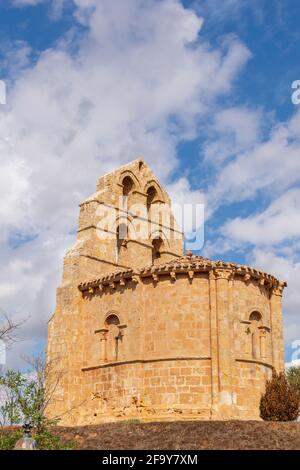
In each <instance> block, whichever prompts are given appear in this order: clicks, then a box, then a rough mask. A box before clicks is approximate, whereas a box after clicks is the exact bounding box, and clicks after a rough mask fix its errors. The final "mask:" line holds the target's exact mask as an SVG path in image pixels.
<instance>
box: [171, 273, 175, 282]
mask: <svg viewBox="0 0 300 470" xmlns="http://www.w3.org/2000/svg"><path fill="white" fill-rule="evenodd" d="M170 277H171V281H173V282H175V281H176V272H175V271H171V272H170Z"/></svg>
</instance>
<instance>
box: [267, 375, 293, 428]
mask: <svg viewBox="0 0 300 470" xmlns="http://www.w3.org/2000/svg"><path fill="white" fill-rule="evenodd" d="M299 407H300V398H299V395H298V394H297V392H296V390H295V389H294V388H293V387H292V386H291V385H290V383H289V381H288V380H287V377H286V375H285V373H284V372H280V373H279V374H277V373H276V371H273V375H272V379H271V380H268V381H267V383H266V391H265V393H264V395H262V397H261V400H260V416H261V418H262V419H264V420H265V421H294V420H296V419H297V418H298V415H299Z"/></svg>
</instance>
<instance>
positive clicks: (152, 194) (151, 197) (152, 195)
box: [147, 186, 157, 211]
mask: <svg viewBox="0 0 300 470" xmlns="http://www.w3.org/2000/svg"><path fill="white" fill-rule="evenodd" d="M156 198H157V191H156V189H155V187H154V186H150V188H148V189H147V209H148V211H149V210H150V208H151V204H152V203H153V202H154V201H155V199H156Z"/></svg>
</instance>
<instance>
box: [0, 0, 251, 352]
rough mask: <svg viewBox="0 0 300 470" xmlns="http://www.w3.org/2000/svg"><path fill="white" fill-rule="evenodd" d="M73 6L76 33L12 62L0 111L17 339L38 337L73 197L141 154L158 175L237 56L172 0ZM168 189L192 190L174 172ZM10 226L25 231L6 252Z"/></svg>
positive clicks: (244, 53)
mask: <svg viewBox="0 0 300 470" xmlns="http://www.w3.org/2000/svg"><path fill="white" fill-rule="evenodd" d="M75 4H76V5H77V10H76V18H77V19H78V18H80V20H81V21H85V24H86V27H87V28H86V31H85V32H81V33H80V34H79V33H78V34H77V35H75V36H74V30H73V32H70V33H68V34H66V35H65V36H64V37H63V38H61V41H60V42H59V43H58V45H57V46H56V47H55V48H52V49H49V50H47V51H44V52H43V53H42V54H41V55H40V57H39V58H38V60H37V61H36V63H35V64H32V65H31V66H28V67H27V68H25V69H24V67H22V69H21V70H20V71H19V74H18V76H17V77H16V79H15V82H14V86H13V88H12V90H11V92H10V93H9V95H8V99H7V102H8V104H7V106H6V107H5V109H3V110H1V121H0V122H1V125H0V146H1V152H0V155H1V157H0V159H1V176H0V201H1V202H0V217H1V237H0V255H1V263H2V265H5V266H6V269H5V270H3V271H2V274H1V276H0V291H1V286H2V294H3V297H2V301H1V310H2V311H6V312H7V313H11V312H13V313H15V314H16V315H17V316H20V317H24V316H27V315H30V320H29V321H28V322H27V325H26V326H25V328H24V332H25V339H26V341H27V342H24V343H23V345H24V348H25V346H26V345H28V344H29V343H30V344H33V342H35V341H38V340H39V339H40V338H44V337H45V334H46V320H47V318H49V316H50V314H51V312H52V310H53V308H54V301H55V287H56V286H57V284H58V282H59V276H60V270H61V267H62V257H63V253H64V251H65V250H66V248H67V246H68V245H71V244H72V242H73V240H74V236H73V235H70V234H71V233H72V232H73V231H74V228H75V227H76V222H77V215H78V208H77V204H78V203H79V202H80V201H81V200H82V199H84V198H85V197H86V196H88V195H89V194H90V193H92V192H93V191H94V188H95V183H96V179H97V177H98V176H100V175H101V174H103V173H105V172H107V171H109V170H111V169H113V168H114V167H117V166H118V165H119V164H122V163H125V162H127V161H129V160H132V159H133V158H136V157H137V156H139V155H143V156H144V157H145V159H146V160H147V161H148V162H149V163H150V165H151V167H152V168H153V170H154V171H155V172H156V174H157V175H158V176H159V177H160V178H161V180H162V182H163V183H166V182H167V181H168V178H169V175H170V173H171V171H173V170H174V168H175V167H176V163H177V160H176V145H177V143H178V141H179V140H180V139H182V138H186V137H187V136H190V135H192V134H193V133H195V131H196V128H197V120H198V117H199V116H201V115H203V114H204V113H207V112H208V110H209V109H210V106H211V105H212V104H213V102H214V100H215V99H216V98H217V97H218V96H220V95H222V94H223V93H227V92H229V91H230V90H231V87H232V81H233V80H234V78H235V76H236V74H237V73H238V71H239V70H240V68H241V67H242V66H243V64H244V63H245V62H246V61H247V59H248V58H249V51H248V50H247V48H246V47H245V46H244V45H243V44H241V43H240V42H239V41H238V40H236V39H231V40H230V41H229V42H227V44H223V45H222V48H220V49H213V48H212V47H210V46H209V45H208V44H206V43H203V42H201V41H198V33H199V31H200V28H201V24H202V20H201V18H199V17H198V16H197V15H196V14H195V13H194V12H193V11H191V10H188V9H184V8H183V6H182V5H181V3H180V2H179V1H176V0H166V1H164V2H156V1H144V0H143V1H142V0H123V1H122V2H119V3H118V5H117V6H116V3H115V2H111V1H106V0H102V1H97V2H87V1H85V0H76V2H75ZM91 5H92V6H93V5H94V8H93V9H91V8H88V7H90V6H91ZM74 42H75V43H76V44H77V45H78V50H76V52H74ZM175 187H177V190H178V188H180V191H181V192H182V194H184V197H186V198H192V200H194V199H197V198H198V197H200V196H201V193H200V192H199V193H198V192H197V191H192V190H191V189H190V187H189V185H188V183H187V180H186V178H184V177H183V178H182V179H181V180H180V181H179V182H177V186H176V183H175V185H174V188H175ZM11 230H13V231H15V232H20V233H25V234H29V235H32V234H34V235H36V238H34V240H32V241H29V242H27V243H26V244H23V245H22V246H20V247H19V248H17V249H15V250H13V249H12V248H11V247H9V246H8V244H7V240H8V237H9V234H10V232H11ZM10 289H11V291H10ZM20 344H21V343H20ZM22 347H23V346H22V345H21V346H20V347H19V349H20V348H22ZM11 360H12V359H11Z"/></svg>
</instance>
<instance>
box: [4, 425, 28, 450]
mask: <svg viewBox="0 0 300 470" xmlns="http://www.w3.org/2000/svg"><path fill="white" fill-rule="evenodd" d="M22 436H23V432H22V430H21V429H18V430H17V431H11V432H7V431H5V432H3V431H0V450H13V448H14V447H15V444H16V442H17V440H18V439H20V437H22Z"/></svg>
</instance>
